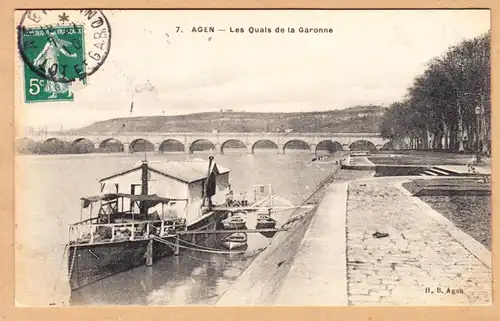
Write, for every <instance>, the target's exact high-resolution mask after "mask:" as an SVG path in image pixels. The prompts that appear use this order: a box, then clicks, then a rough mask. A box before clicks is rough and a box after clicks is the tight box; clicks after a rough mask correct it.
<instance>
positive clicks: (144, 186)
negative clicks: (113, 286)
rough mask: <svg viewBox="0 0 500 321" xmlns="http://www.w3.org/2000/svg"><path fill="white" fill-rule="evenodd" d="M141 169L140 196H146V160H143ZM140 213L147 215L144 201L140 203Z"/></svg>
mask: <svg viewBox="0 0 500 321" xmlns="http://www.w3.org/2000/svg"><path fill="white" fill-rule="evenodd" d="M141 168H142V174H141V183H142V186H141V195H148V174H149V173H148V161H147V160H143V161H142V165H141ZM140 208H141V209H140V213H141V214H147V212H148V209H147V207H146V203H145V201H142V202H141V206H140Z"/></svg>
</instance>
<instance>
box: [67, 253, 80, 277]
mask: <svg viewBox="0 0 500 321" xmlns="http://www.w3.org/2000/svg"><path fill="white" fill-rule="evenodd" d="M77 249H78V247H77V246H75V247H74V250H73V258H72V259H71V267H70V269H69V273H68V279H69V280H71V275H72V274H73V268H74V266H75V261H76V250H77ZM69 252H70V250H69V249H68V253H69Z"/></svg>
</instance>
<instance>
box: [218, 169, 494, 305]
mask: <svg viewBox="0 0 500 321" xmlns="http://www.w3.org/2000/svg"><path fill="white" fill-rule="evenodd" d="M345 172H346V171H345V170H341V171H338V174H339V175H340V176H341V175H342V174H346V173H345ZM348 173H351V177H349V178H348V179H346V181H339V179H337V182H332V184H330V185H329V186H327V187H325V188H324V190H323V192H324V194H323V195H324V197H323V198H322V200H321V202H320V203H319V205H318V207H317V208H316V209H315V210H314V212H313V213H311V214H312V215H310V216H309V218H308V219H307V220H306V221H303V222H302V224H300V225H299V226H298V227H297V228H296V229H294V230H291V231H289V232H287V233H284V234H282V239H279V240H277V242H274V243H273V245H272V246H271V247H270V248H268V249H267V250H266V251H264V252H263V253H261V255H260V256H259V257H258V258H257V259H256V260H255V261H254V262H253V263H252V264H251V265H250V266H249V267H248V268H247V270H246V271H245V272H244V273H243V274H242V275H241V277H240V278H239V279H238V280H237V281H236V282H235V283H234V284H233V286H232V287H231V288H230V289H229V290H228V291H227V292H226V293H225V294H224V295H223V296H222V297H221V298H220V300H219V301H218V302H217V304H218V305H311V306H313V305H321V306H345V305H351V306H358V305H360V306H363V305H485V304H486V305H487V304H491V300H492V275H491V252H490V251H489V250H488V249H487V248H485V247H484V246H483V245H481V244H480V243H479V242H477V241H476V240H474V239H473V238H472V237H470V236H469V235H467V234H466V233H464V232H462V231H461V230H459V229H458V228H457V227H456V226H455V225H454V224H453V223H451V222H450V221H448V220H446V218H445V217H444V216H443V215H442V214H440V213H438V212H436V211H434V210H433V209H432V208H430V207H429V208H427V207H422V206H420V205H419V204H420V203H419V204H417V201H420V200H417V199H415V198H412V197H411V195H410V193H409V192H407V191H406V192H403V191H404V188H403V187H402V186H401V184H402V183H404V182H407V181H408V180H410V179H414V178H415V177H411V178H410V177H382V178H374V177H372V178H366V176H369V174H368V175H367V173H368V171H349V172H348ZM363 174H364V175H365V178H363V177H362V176H358V177H356V176H357V175H363ZM371 174H373V173H371ZM344 178H345V177H344ZM429 179H430V178H429ZM420 202H421V201H420Z"/></svg>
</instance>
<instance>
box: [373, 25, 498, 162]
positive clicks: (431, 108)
mask: <svg viewBox="0 0 500 321" xmlns="http://www.w3.org/2000/svg"><path fill="white" fill-rule="evenodd" d="M490 40H491V32H488V33H486V34H483V35H481V36H479V37H476V38H474V39H471V40H465V41H463V42H461V43H460V44H458V45H456V46H453V47H451V48H449V49H448V51H447V52H445V53H444V54H443V55H441V56H440V57H436V58H434V59H432V60H431V61H430V62H429V64H428V66H427V69H426V70H425V72H424V73H423V74H422V75H420V76H419V77H417V78H416V79H415V80H414V82H413V85H412V86H411V88H409V89H408V92H407V94H406V96H405V98H404V99H403V100H402V101H399V102H395V103H393V104H392V105H391V106H390V108H389V109H388V110H387V111H386V112H385V114H384V117H383V120H382V124H381V134H382V136H383V137H384V138H389V139H392V140H399V141H404V142H405V143H406V144H407V147H409V148H411V149H433V150H449V151H476V149H477V148H478V146H479V150H480V151H482V152H485V153H489V151H490V149H491V142H490V137H491V132H490V130H491V129H490V128H491V127H490V120H491V101H490V76H491V71H490ZM478 112H479V114H476V113H478Z"/></svg>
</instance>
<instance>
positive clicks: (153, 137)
mask: <svg viewBox="0 0 500 321" xmlns="http://www.w3.org/2000/svg"><path fill="white" fill-rule="evenodd" d="M19 139H29V140H32V141H37V142H50V141H55V140H59V141H63V142H66V143H70V144H76V143H78V142H81V141H86V142H89V141H90V142H92V143H93V144H94V148H96V149H97V148H106V145H107V144H109V143H110V142H113V143H115V144H121V145H122V146H123V151H124V152H134V147H135V145H136V144H137V143H138V142H143V143H144V142H146V143H151V144H152V145H153V146H154V150H155V151H158V152H164V151H165V152H168V149H166V148H165V146H166V145H168V144H169V143H175V144H177V145H178V146H181V145H182V149H183V151H184V152H185V153H191V152H193V147H194V146H195V144H197V143H198V142H200V141H205V142H207V141H208V142H209V143H211V144H212V145H213V146H212V150H215V152H216V153H221V154H222V153H224V146H225V145H226V144H227V143H228V142H230V141H239V142H241V143H243V144H244V145H245V147H246V149H247V153H253V152H254V149H255V148H256V146H257V147H258V146H259V144H261V143H262V142H267V144H268V145H269V144H271V145H274V147H275V148H276V150H277V152H278V153H279V154H283V153H285V150H286V147H287V145H288V144H290V143H291V142H296V141H299V142H302V143H300V144H302V145H303V144H304V143H305V144H307V145H308V146H309V150H310V152H311V154H316V150H317V146H318V145H320V144H325V143H333V144H335V145H336V146H337V148H336V150H349V149H351V148H352V146H353V145H354V144H356V143H360V142H361V143H363V144H365V146H370V149H381V148H382V147H383V146H384V145H386V144H388V143H390V141H389V140H388V139H385V138H382V137H381V136H380V134H378V133H274V132H273V133H226V132H222V133H220V132H216V133H210V132H208V133H153V132H146V133H140V132H133V133H132V132H127V133H125V132H122V133H52V134H51V133H48V134H45V135H43V136H40V135H26V136H24V137H19ZM241 143H240V144H241ZM179 144H181V145H179Z"/></svg>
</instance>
